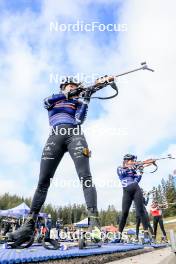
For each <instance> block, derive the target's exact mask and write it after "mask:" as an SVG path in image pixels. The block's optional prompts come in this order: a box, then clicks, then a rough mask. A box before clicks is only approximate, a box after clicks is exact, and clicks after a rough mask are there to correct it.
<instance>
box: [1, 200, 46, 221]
mask: <svg viewBox="0 0 176 264" xmlns="http://www.w3.org/2000/svg"><path fill="white" fill-rule="evenodd" d="M29 212H30V208H29V206H27V205H26V204H25V203H22V204H20V205H18V206H16V207H14V208H11V209H8V210H0V216H5V217H15V218H20V217H25V216H27V215H28V214H29ZM39 216H41V217H47V216H48V215H47V214H45V213H40V214H39Z"/></svg>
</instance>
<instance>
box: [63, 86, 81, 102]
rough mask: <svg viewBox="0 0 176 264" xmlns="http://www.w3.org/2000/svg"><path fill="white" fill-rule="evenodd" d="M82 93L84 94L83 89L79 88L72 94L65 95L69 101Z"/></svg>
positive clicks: (71, 92)
mask: <svg viewBox="0 0 176 264" xmlns="http://www.w3.org/2000/svg"><path fill="white" fill-rule="evenodd" d="M81 92H82V88H77V89H74V90H72V91H70V92H66V93H64V94H65V96H66V98H67V99H68V98H71V97H73V96H77V95H79V94H80V93H81Z"/></svg>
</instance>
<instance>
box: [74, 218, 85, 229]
mask: <svg viewBox="0 0 176 264" xmlns="http://www.w3.org/2000/svg"><path fill="white" fill-rule="evenodd" d="M74 226H76V227H88V218H85V219H83V220H81V221H80V222H78V223H74Z"/></svg>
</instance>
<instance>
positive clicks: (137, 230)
mask: <svg viewBox="0 0 176 264" xmlns="http://www.w3.org/2000/svg"><path fill="white" fill-rule="evenodd" d="M140 224H141V219H140V217H139V216H136V239H138V238H139V227H140Z"/></svg>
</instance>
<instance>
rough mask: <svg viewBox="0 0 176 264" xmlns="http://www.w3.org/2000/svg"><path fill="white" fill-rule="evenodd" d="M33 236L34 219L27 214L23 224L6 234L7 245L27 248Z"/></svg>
mask: <svg viewBox="0 0 176 264" xmlns="http://www.w3.org/2000/svg"><path fill="white" fill-rule="evenodd" d="M34 237H35V220H34V218H33V217H31V216H29V217H28V218H27V220H26V222H25V223H24V225H23V226H21V227H20V228H19V229H18V230H16V231H14V232H11V233H7V234H6V241H7V247H10V248H19V249H23V248H28V247H30V246H31V245H32V244H33V242H34Z"/></svg>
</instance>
